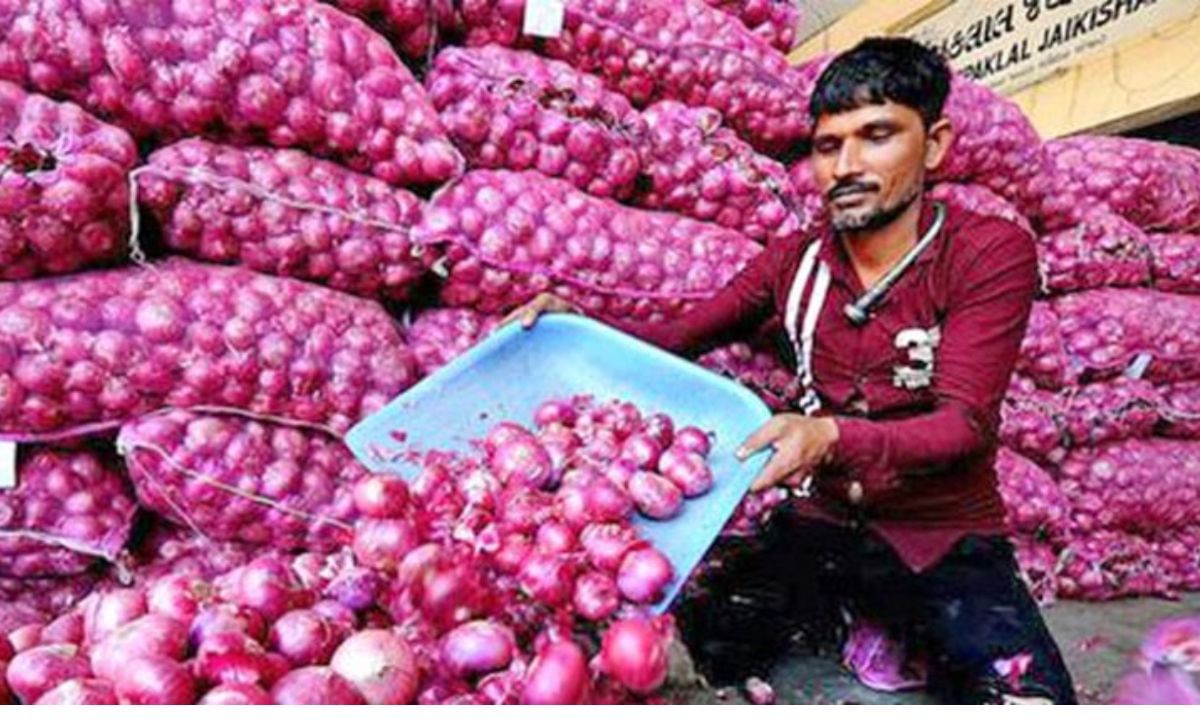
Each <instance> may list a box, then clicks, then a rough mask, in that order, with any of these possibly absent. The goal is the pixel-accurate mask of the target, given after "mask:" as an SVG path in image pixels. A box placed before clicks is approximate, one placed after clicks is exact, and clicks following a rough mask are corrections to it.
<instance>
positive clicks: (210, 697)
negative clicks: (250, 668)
mask: <svg viewBox="0 0 1200 720" xmlns="http://www.w3.org/2000/svg"><path fill="white" fill-rule="evenodd" d="M197 704H198V705H270V704H271V694H270V693H268V692H267V691H266V690H263V689H262V688H261V687H259V686H257V685H248V684H245V683H242V684H230V685H218V686H216V687H215V688H213V689H212V690H209V691H208V692H207V693H205V695H204V697H202V698H200V702H199V703H197Z"/></svg>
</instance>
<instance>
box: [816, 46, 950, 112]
mask: <svg viewBox="0 0 1200 720" xmlns="http://www.w3.org/2000/svg"><path fill="white" fill-rule="evenodd" d="M949 94H950V68H949V67H948V66H947V65H946V61H945V60H943V59H942V56H941V55H939V54H938V53H937V52H936V51H934V50H932V49H930V48H928V47H926V46H925V45H922V44H921V43H919V42H916V41H915V40H909V39H908V38H899V37H896V38H892V37H876V38H867V39H865V40H863V41H862V42H860V43H859V44H858V45H855V46H854V47H853V48H851V49H850V50H847V51H846V52H844V53H842V54H841V55H838V56H837V57H836V58H834V59H833V62H831V63H830V64H829V67H827V68H825V71H824V72H822V73H821V77H819V78H818V79H817V85H816V88H815V89H814V90H813V95H812V99H811V100H810V101H809V104H808V111H809V113H810V114H811V115H812V118H813V120H816V119H817V118H819V117H821V116H822V115H828V114H832V113H840V112H846V111H848V110H855V109H858V108H860V107H863V106H864V105H882V104H883V103H885V102H887V101H889V100H890V101H891V102H894V103H897V104H899V105H905V106H907V107H910V108H912V109H913V110H916V111H917V112H918V113H919V114H920V115H921V119H922V120H924V121H925V127H927V128H928V127H929V126H930V125H932V124H933V123H935V122H937V120H938V119H939V118H941V116H942V109H943V108H944V107H945V105H946V96H947V95H949Z"/></svg>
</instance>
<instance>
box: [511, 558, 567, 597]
mask: <svg viewBox="0 0 1200 720" xmlns="http://www.w3.org/2000/svg"><path fill="white" fill-rule="evenodd" d="M574 576H575V572H574V567H573V564H572V563H571V562H570V561H569V560H567V559H566V558H564V557H562V556H559V555H548V554H545V553H542V552H539V551H534V552H533V553H532V554H531V555H530V557H528V558H526V560H525V564H524V566H523V567H522V568H521V589H522V590H524V591H525V593H526V594H527V595H529V596H530V597H533V598H534V599H536V600H538V601H539V602H542V603H545V604H546V605H549V606H551V607H558V606H560V605H562V604H564V603H566V602H567V601H568V600H569V599H570V597H571V590H572V582H573V580H574Z"/></svg>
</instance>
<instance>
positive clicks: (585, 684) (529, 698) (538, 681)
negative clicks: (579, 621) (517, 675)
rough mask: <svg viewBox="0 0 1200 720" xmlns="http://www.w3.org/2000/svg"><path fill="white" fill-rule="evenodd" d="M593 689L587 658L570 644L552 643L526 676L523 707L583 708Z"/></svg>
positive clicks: (522, 693) (543, 650)
mask: <svg viewBox="0 0 1200 720" xmlns="http://www.w3.org/2000/svg"><path fill="white" fill-rule="evenodd" d="M590 689H591V682H590V680H589V677H588V668H587V657H586V656H585V655H584V654H583V650H581V649H580V647H579V646H578V645H576V644H575V643H574V642H571V641H569V640H561V641H557V642H551V643H549V644H548V645H547V646H546V647H544V648H542V650H541V651H540V652H539V653H538V655H537V658H536V659H535V660H534V661H533V664H532V665H531V666H530V667H529V673H528V674H527V675H526V676H525V688H524V690H523V691H522V692H521V704H523V705H581V704H583V703H586V702H587V698H588V694H589V691H590Z"/></svg>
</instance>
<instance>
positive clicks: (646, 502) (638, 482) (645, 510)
mask: <svg viewBox="0 0 1200 720" xmlns="http://www.w3.org/2000/svg"><path fill="white" fill-rule="evenodd" d="M629 495H630V497H632V498H633V502H634V504H635V505H637V508H638V510H639V511H640V512H641V513H642V514H643V515H645V516H646V517H648V518H652V519H654V520H669V519H671V518H673V517H675V516H676V515H678V514H679V512H680V511H681V510H683V493H682V492H680V490H679V488H678V487H676V486H675V483H673V482H671V481H670V480H668V479H666V478H665V477H663V476H662V475H659V474H657V473H651V472H645V471H639V472H638V473H636V474H635V475H634V476H633V479H632V480H630V481H629Z"/></svg>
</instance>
